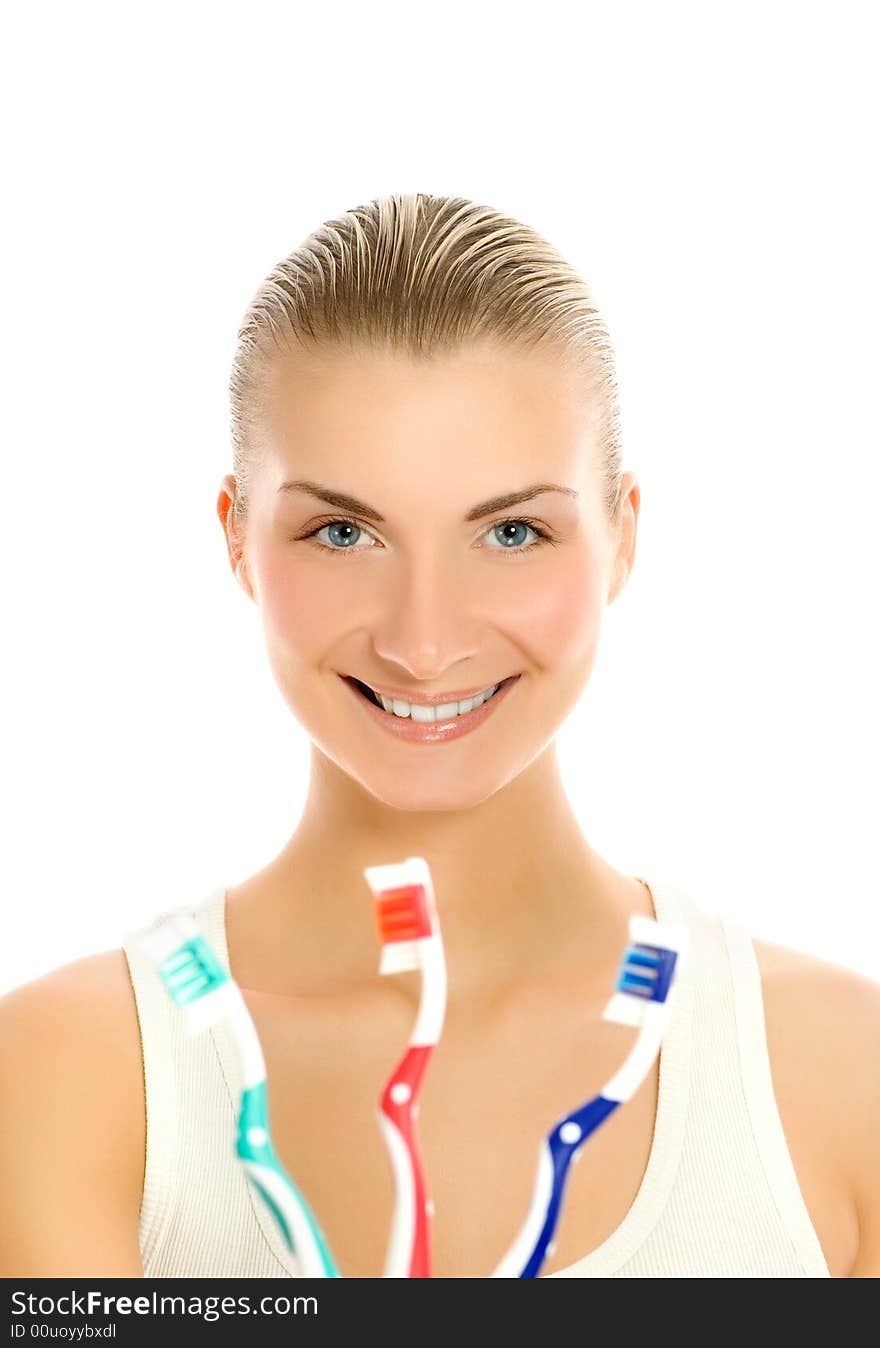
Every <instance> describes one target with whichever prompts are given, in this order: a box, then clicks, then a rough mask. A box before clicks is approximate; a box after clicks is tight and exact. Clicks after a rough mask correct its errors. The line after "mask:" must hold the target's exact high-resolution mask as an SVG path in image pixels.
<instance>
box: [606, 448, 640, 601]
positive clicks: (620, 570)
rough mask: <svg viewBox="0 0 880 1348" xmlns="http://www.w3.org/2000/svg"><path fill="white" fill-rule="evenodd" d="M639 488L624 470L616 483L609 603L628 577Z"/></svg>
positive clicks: (637, 516) (633, 558)
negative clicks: (616, 512)
mask: <svg viewBox="0 0 880 1348" xmlns="http://www.w3.org/2000/svg"><path fill="white" fill-rule="evenodd" d="M640 505H641V491H640V489H639V483H638V479H637V478H636V476H635V474H634V473H624V475H623V477H622V479H621V484H620V511H619V517H618V526H617V528H616V530H615V531H614V533H613V534H612V543H611V547H612V556H611V580H610V583H609V586H608V593H607V595H606V597H605V602H606V604H613V602H614V600H615V599H616V598H617V596H618V595H619V594H620V592H621V590H622V589H623V587H624V585H625V584H626V582H627V581H628V580H629V576H630V572H631V571H632V569H633V565H634V563H635V558H636V533H637V530H638V520H639V506H640Z"/></svg>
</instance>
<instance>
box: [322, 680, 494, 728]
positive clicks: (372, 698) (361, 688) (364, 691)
mask: <svg viewBox="0 0 880 1348" xmlns="http://www.w3.org/2000/svg"><path fill="white" fill-rule="evenodd" d="M342 677H343V679H344V680H345V682H346V683H350V684H351V685H352V686H353V687H354V688H356V689H357V691H358V692H359V693H360V694H361V696H362V697H365V698H366V699H367V701H368V702H372V703H373V706H374V707H378V708H379V710H380V711H383V712H384V711H386V708H385V707H384V706H383V705H382V701H381V699H380V698H379V697H378V695H377V694H376V693H374V692H373V689H372V688H371V687H370V686H369V684H366V683H362V682H361V680H360V679H356V678H355V677H354V675H353V674H344V675H343V676H342ZM518 678H519V675H518V674H511V675H510V676H509V677H508V678H506V679H502V680H501V682H500V683H499V684H497V685H496V687H495V693H493V694H492V696H493V697H494V696H495V694H496V693H499V692H500V691H501V689H502V688H504V687H505V686H506V685H507V684H509V683H513V682H514V681H515V680H516V679H518ZM485 701H486V702H488V701H491V698H486V699H485ZM450 705H455V704H450ZM466 714H467V713H456V714H455V715H454V716H453V717H452V718H451V719H453V720H459V719H460V718H461V716H462V715H466ZM403 719H407V718H403Z"/></svg>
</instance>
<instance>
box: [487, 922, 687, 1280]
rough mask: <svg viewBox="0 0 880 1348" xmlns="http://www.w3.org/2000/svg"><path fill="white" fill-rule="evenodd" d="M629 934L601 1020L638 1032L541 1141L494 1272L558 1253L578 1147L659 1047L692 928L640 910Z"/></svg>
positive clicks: (523, 1269)
mask: <svg viewBox="0 0 880 1348" xmlns="http://www.w3.org/2000/svg"><path fill="white" fill-rule="evenodd" d="M629 937H630V944H629V945H628V946H627V948H626V950H625V952H624V955H623V959H622V961H621V965H620V972H619V974H618V978H617V983H616V985H615V991H614V993H613V995H612V997H611V999H610V1001H609V1002H608V1003H607V1004H606V1006H605V1009H604V1011H603V1012H602V1019H603V1020H608V1021H616V1022H617V1023H618V1024H620V1025H632V1026H638V1027H640V1032H639V1036H638V1038H637V1040H636V1042H635V1044H634V1045H633V1048H632V1049H631V1051H630V1053H629V1055H628V1057H627V1058H626V1060H625V1061H624V1063H623V1066H622V1067H621V1068H620V1069H619V1071H617V1072H616V1073H615V1074H614V1076H613V1077H611V1078H610V1080H608V1081H606V1083H605V1085H604V1086H603V1087H602V1089H601V1091H600V1092H599V1094H598V1095H596V1096H594V1097H593V1099H591V1100H588V1101H587V1103H586V1104H584V1105H582V1106H581V1107H580V1108H579V1109H576V1110H573V1111H572V1113H570V1114H566V1115H565V1117H564V1118H562V1119H560V1120H559V1121H558V1122H557V1123H556V1124H555V1125H554V1127H553V1128H552V1129H551V1131H550V1132H549V1133H548V1135H547V1137H546V1139H545V1140H544V1141H543V1142H542V1143H541V1146H540V1149H539V1152H538V1166H537V1173H536V1176H535V1183H534V1187H533V1190H532V1200H531V1205H530V1207H529V1211H528V1214H527V1216H526V1219H525V1222H524V1223H523V1226H522V1229H521V1230H520V1232H519V1234H518V1236H517V1237H516V1239H515V1240H514V1242H513V1244H512V1245H511V1246H510V1248H509V1250H508V1251H507V1253H506V1254H505V1256H504V1257H503V1259H502V1260H501V1262H500V1263H499V1265H498V1267H497V1268H496V1269H495V1271H494V1273H493V1274H492V1277H493V1278H537V1277H538V1276H539V1273H540V1269H541V1267H542V1266H543V1264H544V1261H545V1260H546V1259H547V1258H548V1257H549V1256H550V1255H552V1253H553V1249H554V1241H553V1237H554V1234H555V1232H556V1228H557V1225H558V1223H559V1218H560V1214H561V1211H562V1200H563V1194H564V1190H565V1184H566V1181H567V1179H568V1175H569V1171H570V1167H571V1165H572V1164H573V1162H574V1161H575V1160H576V1159H577V1157H578V1153H579V1151H580V1148H581V1147H582V1146H583V1144H584V1142H586V1140H587V1138H588V1137H589V1136H590V1135H591V1133H594V1132H595V1131H596V1129H597V1128H598V1127H599V1126H600V1124H602V1123H604V1121H605V1120H606V1119H607V1118H608V1116H609V1115H610V1114H612V1113H613V1112H614V1110H615V1109H617V1107H618V1105H620V1104H621V1103H623V1102H624V1101H626V1100H629V1099H630V1097H631V1096H632V1095H634V1094H635V1092H636V1090H637V1089H638V1087H639V1086H640V1085H641V1083H642V1082H643V1081H644V1079H645V1077H646V1076H647V1075H648V1072H649V1071H650V1069H651V1067H652V1066H653V1064H654V1061H655V1059H656V1057H657V1054H658V1053H659V1051H660V1046H661V1043H662V1041H663V1036H664V1034H665V1032H666V1027H667V1025H668V1023H669V1015H670V1000H671V996H672V992H673V989H674V986H675V983H676V979H677V976H678V973H679V971H680V963H681V956H682V954H683V952H684V951H685V950H686V948H687V943H688V930H687V927H685V926H683V925H682V924H680V923H668V922H657V921H655V920H654V919H653V918H647V917H640V916H635V917H631V918H630V920H629Z"/></svg>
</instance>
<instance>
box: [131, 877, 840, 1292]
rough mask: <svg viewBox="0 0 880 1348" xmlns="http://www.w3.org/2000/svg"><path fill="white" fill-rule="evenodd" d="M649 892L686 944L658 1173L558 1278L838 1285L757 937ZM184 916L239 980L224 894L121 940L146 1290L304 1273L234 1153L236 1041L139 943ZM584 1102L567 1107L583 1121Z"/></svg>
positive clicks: (674, 896) (682, 899) (669, 1041)
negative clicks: (780, 1088)
mask: <svg viewBox="0 0 880 1348" xmlns="http://www.w3.org/2000/svg"><path fill="white" fill-rule="evenodd" d="M648 883H649V885H650V889H651V892H652V894H653V897H654V908H655V913H656V916H657V918H658V920H659V921H661V922H684V923H686V924H687V926H688V928H689V931H690V945H689V951H688V955H689V958H688V959H687V961H686V963H685V964H684V965H683V968H682V974H681V977H680V978H679V979H678V981H677V984H676V991H675V1000H674V1003H673V1008H672V1013H671V1017H670V1023H669V1028H668V1030H667V1033H666V1037H665V1039H664V1042H663V1047H662V1050H661V1053H660V1080H659V1097H658V1104H657V1112H656V1118H655V1124H654V1137H653V1142H652V1146H651V1152H650V1156H649V1159H648V1165H647V1168H646V1170H645V1174H644V1177H643V1179H642V1183H641V1186H640V1188H639V1191H638V1193H637V1194H636V1197H635V1199H634V1201H633V1203H632V1206H631V1207H630V1209H629V1211H628V1212H627V1213H626V1215H625V1217H624V1218H623V1220H622V1222H621V1223H620V1225H619V1226H618V1227H617V1229H616V1230H615V1231H613V1232H612V1234H611V1235H610V1236H608V1238H607V1239H606V1240H604V1241H603V1242H602V1243H601V1245H599V1246H598V1247H597V1248H596V1249H594V1250H591V1251H589V1253H585V1254H584V1257H583V1258H582V1259H578V1260H577V1262H576V1263H574V1264H570V1265H569V1266H568V1267H567V1268H564V1269H560V1270H559V1272H557V1273H552V1274H549V1275H547V1276H549V1277H553V1278H652V1277H655V1278H657V1277H659V1278H804V1277H813V1278H827V1277H830V1276H831V1274H830V1270H829V1268H828V1265H827V1262H826V1260H825V1257H824V1254H823V1252H822V1247H821V1245H820V1243H819V1239H818V1236H817V1234H816V1231H815V1228H814V1227H813V1224H812V1221H811V1219H810V1216H809V1212H808V1210H807V1207H806V1204H805V1203H804V1199H803V1195H802V1193H801V1190H800V1186H799V1184H798V1180H797V1176H796V1174H795V1169H794V1165H793V1163H792V1159H791V1155H790V1153H789V1150H788V1146H787V1143H786V1140H785V1134H784V1132H783V1128H782V1122H781V1120H780V1117H779V1111H778V1109H777V1105H776V1099H775V1096H774V1093H773V1085H772V1078H771V1075H770V1063H769V1058H768V1055H767V1041H766V1036H765V1028H764V1008H763V1000H762V993H761V980H760V974H759V971H758V965H757V961H756V958H755V953H754V948H753V946H752V942H751V939H750V937H749V936H748V935H747V934H746V933H745V932H744V931H743V930H742V929H741V928H740V927H739V926H737V925H736V924H735V923H733V922H732V921H730V920H729V919H728V918H726V917H725V916H723V915H722V914H721V913H719V912H710V911H708V910H706V909H704V908H702V907H700V906H698V905H697V903H696V902H695V901H694V900H693V899H692V898H691V897H690V896H689V895H688V894H687V893H685V892H684V891H683V890H681V889H678V888H677V887H675V886H673V885H669V884H666V883H664V882H662V881H653V880H651V881H649V882H648ZM171 912H185V913H189V914H191V915H192V916H193V917H194V918H195V919H196V920H197V921H198V922H199V923H200V925H201V927H202V930H203V932H204V934H205V936H206V937H207V939H208V941H209V942H210V943H211V945H212V946H213V948H214V950H215V952H216V954H217V956H218V957H219V959H220V960H221V961H222V963H223V965H224V967H225V968H226V969H227V971H228V970H229V953H228V948H227V944H226V920H225V919H226V890H225V888H224V887H218V888H215V889H213V890H212V891H211V892H210V893H209V894H208V895H207V897H206V898H203V899H202V901H201V902H199V903H196V904H195V905H193V904H192V903H190V904H182V905H180V906H179V907H178V908H175V909H171V910H166V911H165V912H164V913H161V914H160V915H159V916H158V917H156V918H155V919H154V921H153V922H152V923H151V924H149V927H144V928H141V929H140V931H133V932H130V933H129V934H128V935H127V936H126V937H125V939H124V940H123V943H122V945H123V949H124V950H125V953H126V956H127V958H128V964H129V969H130V972H131V979H132V986H133V988H134V992H135V997H136V1000H137V1011H138V1018H139V1022H140V1032H141V1041H142V1045H143V1058H144V1077H145V1089H146V1117H147V1146H146V1172H145V1176H144V1191H143V1201H142V1205H141V1212H140V1228H139V1241H140V1249H141V1258H142V1261H143V1269H144V1276H145V1277H147V1278H222V1277H230V1278H235V1277H240V1278H277V1277H284V1276H286V1275H289V1276H291V1277H297V1276H299V1269H298V1266H297V1263H296V1260H295V1258H292V1257H291V1256H290V1254H289V1253H288V1251H287V1248H286V1246H285V1244H284V1241H283V1239H282V1237H281V1234H280V1232H279V1231H278V1229H277V1227H276V1226H275V1224H274V1222H273V1221H272V1219H271V1217H270V1216H269V1214H268V1213H267V1212H266V1211H265V1208H264V1206H263V1204H262V1203H261V1202H260V1201H259V1200H258V1199H257V1198H256V1197H255V1196H254V1195H253V1194H252V1192H251V1190H250V1188H249V1186H248V1183H247V1181H246V1179H245V1177H244V1174H243V1172H242V1170H241V1167H240V1164H239V1162H238V1160H237V1158H236V1155H235V1137H236V1123H237V1102H238V1099H239V1095H240V1083H239V1081H238V1080H237V1078H236V1056H235V1051H234V1045H233V1043H232V1041H231V1039H230V1038H229V1031H228V1029H227V1027H225V1026H224V1025H222V1024H221V1025H219V1026H212V1027H211V1028H210V1029H208V1030H205V1031H203V1032H202V1033H201V1034H199V1035H196V1036H194V1037H192V1038H190V1037H189V1035H188V1034H187V1031H186V1015H185V1012H183V1011H182V1010H181V1009H179V1008H178V1007H176V1006H174V1004H173V1003H172V1002H171V1000H170V998H169V997H168V994H167V993H166V991H165V989H164V988H163V986H162V984H161V983H160V981H159V978H158V976H157V974H156V973H155V971H154V970H153V969H152V967H151V966H150V965H149V963H148V962H147V961H146V960H145V958H144V956H143V955H142V954H141V953H140V951H139V950H137V949H136V948H135V946H134V944H133V943H134V941H135V938H136V937H137V936H138V935H139V934H141V932H143V931H146V930H148V929H150V928H154V927H156V926H158V925H159V924H161V923H163V922H164V921H165V920H166V918H167V917H169V916H170V914H171ZM580 1103H581V1101H579V1100H572V1102H571V1104H572V1108H574V1107H575V1106H577V1105H578V1104H580ZM621 1108H623V1109H625V1108H626V1105H625V1104H624V1105H622V1106H621ZM552 1122H553V1120H552V1119H548V1128H549V1127H550V1126H551V1125H552ZM540 1140H541V1139H540V1138H535V1146H536V1147H537V1146H538V1143H539V1142H540ZM586 1145H587V1146H589V1141H588V1142H587V1143H586ZM293 1177H294V1178H295V1177H296V1176H295V1173H294V1176H293ZM523 1216H525V1214H523ZM319 1220H320V1217H319ZM514 1234H515V1233H514V1232H511V1239H512V1238H513V1235H514Z"/></svg>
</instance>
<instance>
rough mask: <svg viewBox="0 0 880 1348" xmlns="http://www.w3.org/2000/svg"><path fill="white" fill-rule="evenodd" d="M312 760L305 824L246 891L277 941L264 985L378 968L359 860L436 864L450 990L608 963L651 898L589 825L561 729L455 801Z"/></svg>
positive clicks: (474, 992)
mask: <svg viewBox="0 0 880 1348" xmlns="http://www.w3.org/2000/svg"><path fill="white" fill-rule="evenodd" d="M312 767H313V771H312V776H311V779H310V785H309V793H308V797H307V801H306V805H305V808H304V810H303V814H302V817H301V820H300V823H299V825H298V827H297V830H296V832H295V833H294V835H293V837H292V838H291V839H290V842H289V843H288V844H287V846H286V847H285V848H284V849H283V851H282V852H281V853H280V855H279V856H278V857H277V858H276V859H275V860H274V861H273V862H272V863H270V865H269V866H268V867H267V868H266V869H265V870H264V871H262V872H260V874H259V876H257V877H255V880H256V881H257V882H258V883H257V888H256V889H255V890H254V891H253V893H252V895H251V896H249V897H250V900H251V904H252V908H251V916H252V917H253V919H254V920H256V921H259V922H260V923H261V924H264V929H265V930H268V931H271V932H272V934H273V939H272V942H271V943H270V944H271V946H272V950H273V952H278V953H277V954H274V953H271V954H270V953H268V952H266V954H265V958H264V959H263V961H262V965H261V977H260V982H261V985H262V986H265V987H266V988H267V990H270V991H278V992H282V991H284V990H295V989H299V990H301V991H310V990H311V991H314V990H318V989H323V990H328V989H330V988H334V987H337V988H338V987H343V986H351V985H353V984H359V983H361V982H362V981H363V980H367V979H375V976H376V971H377V969H378V960H379V947H378V939H377V935H376V928H375V924H374V920H373V912H372V904H373V900H372V894H371V891H370V889H369V886H368V885H367V882H366V879H365V877H364V875H363V868H364V867H365V866H368V865H379V864H384V863H386V862H396V861H402V860H404V859H405V858H406V857H409V856H422V857H424V858H425V860H426V861H427V863H428V865H429V867H430V869H431V877H432V880H433V883H434V890H435V894H436V901H437V912H438V916H439V920H440V927H441V931H442V936H443V944H444V949H445V952H446V962H447V970H448V981H449V997H450V1002H452V1001H453V1000H454V999H456V998H459V999H461V1000H466V999H468V998H470V997H473V996H480V995H482V996H491V995H492V994H493V993H494V992H495V991H498V990H500V989H501V988H503V987H509V986H511V985H513V984H518V983H521V982H523V981H531V980H534V979H535V978H543V977H550V978H553V977H560V976H561V977H565V976H566V974H567V973H570V974H571V976H572V977H580V978H584V979H589V977H590V975H591V973H593V972H595V973H596V974H597V976H598V974H599V972H600V970H601V972H602V974H603V975H605V976H606V977H607V966H608V961H609V954H610V958H611V960H612V962H613V961H614V960H615V959H616V958H617V954H618V953H619V950H620V947H621V943H622V941H624V940H625V934H626V915H625V913H624V908H625V907H626V905H627V904H628V905H629V907H630V909H632V907H633V906H634V902H635V905H637V906H638V905H640V907H639V911H644V912H646V913H650V906H649V905H648V906H646V904H645V899H644V898H636V899H635V901H634V898H633V896H634V893H637V894H640V895H643V894H644V891H643V890H642V888H641V886H640V885H639V883H638V882H637V881H634V880H632V879H630V878H628V877H626V876H622V875H620V874H619V873H618V872H616V871H614V870H613V869H612V868H611V867H610V866H609V865H608V864H607V863H606V862H604V861H603V860H602V858H601V857H599V856H598V855H597V854H596V853H595V852H594V851H593V849H592V848H591V847H590V846H589V845H588V843H587V841H586V839H585V838H584V836H583V833H582V832H581V829H580V826H579V824H578V821H577V819H576V818H575V816H574V814H573V812H572V810H571V806H570V804H569V802H568V799H567V797H566V794H565V790H564V787H563V784H562V781H561V778H560V775H559V770H558V761H557V757H556V749H555V741H554V742H551V744H550V745H549V746H548V748H547V749H546V750H545V751H544V753H543V754H542V755H540V756H539V757H538V758H537V759H536V760H535V761H534V763H532V764H531V765H530V767H529V768H528V769H526V770H525V771H524V772H522V773H520V774H518V776H517V777H516V778H515V779H514V780H513V781H512V782H510V783H509V784H508V785H507V786H506V787H504V788H503V789H502V790H500V791H497V792H495V793H494V794H493V795H492V796H491V797H490V798H489V799H487V800H486V801H484V802H482V803H480V804H479V805H476V806H469V807H468V808H467V809H466V810H460V811H455V810H449V811H431V812H425V813H418V812H411V811H404V810H399V809H394V808H391V807H388V806H386V805H384V804H383V803H382V802H381V801H377V800H376V799H375V798H374V797H373V796H371V795H369V794H368V793H367V792H365V791H364V790H363V789H362V788H361V787H360V786H359V784H358V783H356V782H354V781H352V779H351V778H350V777H349V776H347V775H346V774H345V773H343V772H341V771H340V769H339V768H338V767H337V766H336V765H335V764H334V763H332V762H331V761H330V760H329V759H327V758H326V757H325V756H324V755H323V754H321V753H320V751H318V750H315V749H313V764H312ZM247 889H248V886H244V887H242V892H245V891H246V890H247ZM291 950H295V951H296V960H295V970H294V971H293V972H291V967H290V966H291V965H292V964H293V963H294V962H293V961H291V959H290V954H289V952H290V951H291ZM261 958H262V957H261ZM406 977H407V976H406V975H404V976H403V978H404V979H405V978H406ZM413 986H414V987H415V984H414V983H413Z"/></svg>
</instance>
